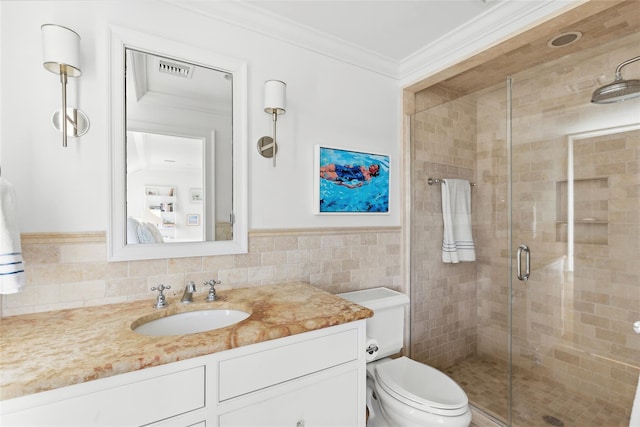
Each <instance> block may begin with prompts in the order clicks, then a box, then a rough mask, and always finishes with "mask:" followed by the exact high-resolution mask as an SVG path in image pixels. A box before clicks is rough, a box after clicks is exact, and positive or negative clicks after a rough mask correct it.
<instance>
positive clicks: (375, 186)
mask: <svg viewBox="0 0 640 427" xmlns="http://www.w3.org/2000/svg"><path fill="white" fill-rule="evenodd" d="M314 161H315V168H314V173H315V178H314V183H315V185H314V187H315V189H314V190H315V191H314V205H315V206H314V209H315V213H316V214H388V213H389V156H387V155H385V154H375V153H365V152H362V151H351V150H344V149H339V148H330V147H324V146H321V145H316V146H315V158H314Z"/></svg>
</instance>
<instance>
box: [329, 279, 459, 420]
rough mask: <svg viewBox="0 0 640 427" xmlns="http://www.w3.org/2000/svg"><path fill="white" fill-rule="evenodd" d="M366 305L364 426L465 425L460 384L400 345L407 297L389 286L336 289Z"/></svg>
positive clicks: (350, 298)
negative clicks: (366, 413)
mask: <svg viewBox="0 0 640 427" xmlns="http://www.w3.org/2000/svg"><path fill="white" fill-rule="evenodd" d="M339 296H341V297H342V298H345V299H347V300H349V301H351V302H354V303H356V304H359V305H362V306H364V307H367V308H369V309H371V310H373V312H374V316H373V317H371V318H369V319H367V353H368V354H367V407H368V408H369V420H368V422H367V427H431V426H438V427H468V426H469V424H470V423H471V410H470V409H469V401H468V399H467V395H466V393H465V392H464V390H462V388H461V387H460V386H459V385H458V384H456V382H455V381H453V380H452V379H451V378H449V377H448V376H446V375H445V374H443V373H442V372H440V371H438V370H437V369H434V368H432V367H430V366H428V365H425V364H423V363H419V362H416V361H414V360H411V359H409V358H407V357H404V356H403V357H399V358H397V359H391V358H389V357H388V356H390V355H393V354H397V353H398V352H399V351H400V350H401V349H402V344H403V338H404V307H405V305H407V304H409V298H408V297H407V296H406V295H404V294H401V293H399V292H396V291H392V290H391V289H387V288H374V289H367V290H364V291H356V292H348V293H344V294H340V295H339Z"/></svg>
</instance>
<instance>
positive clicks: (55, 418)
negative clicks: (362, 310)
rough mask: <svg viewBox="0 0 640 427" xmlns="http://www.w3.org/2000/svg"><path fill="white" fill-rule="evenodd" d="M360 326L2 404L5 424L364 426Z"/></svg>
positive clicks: (362, 332) (344, 326) (350, 325)
mask: <svg viewBox="0 0 640 427" xmlns="http://www.w3.org/2000/svg"><path fill="white" fill-rule="evenodd" d="M364 341H365V321H364V320H359V321H355V322H351V323H346V324H342V325H338V326H333V327H329V328H324V329H320V330H316V331H312V332H306V333H302V334H297V335H293V336H289V337H286V338H280V339H276V340H271V341H265V342H262V343H259V344H253V345H248V346H244V347H238V348H235V349H232V350H228V351H223V352H220V353H214V354H211V355H208V356H202V357H197V358H193V359H188V360H183V361H180V362H174V363H170V364H167V365H162V366H158V367H154V368H147V369H143V370H140V371H135V372H131V373H127V374H121V375H116V376H113V377H109V378H104V379H99V380H95V381H89V382H86V383H82V384H78V385H72V386H68V387H63V388H59V389H56V390H51V391H47V392H43V393H37V394H32V395H27V396H23V397H18V398H15V399H9V400H5V401H2V402H0V424H2V425H3V426H10V425H30V426H33V425H38V426H47V425H65V426H72V425H82V426H89V425H103V426H107V425H108V426H121V425H131V426H136V425H138V426H139V425H153V426H158V427H159V426H185V427H186V426H194V425H195V426H206V427H215V426H219V427H231V426H235V427H240V426H242V427H259V426H273V427H276V426H277V427H285V426H291V427H303V426H304V427H312V426H324V427H330V426H335V427H338V426H344V427H346V426H349V427H354V426H361V427H364V425H365V381H366V372H365V369H366V362H365V358H364V355H365V353H364V351H360V350H361V349H363V348H364Z"/></svg>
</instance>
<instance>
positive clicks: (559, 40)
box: [547, 31, 582, 47]
mask: <svg viewBox="0 0 640 427" xmlns="http://www.w3.org/2000/svg"><path fill="white" fill-rule="evenodd" d="M581 37H582V33H581V32H580V31H570V32H568V33H562V34H558V35H557V36H555V37H553V38H552V39H551V40H549V41H548V42H547V46H549V47H564V46H569V45H570V44H573V43H575V42H577V41H578V40H580V38H581Z"/></svg>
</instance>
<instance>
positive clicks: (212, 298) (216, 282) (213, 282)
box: [203, 279, 222, 301]
mask: <svg viewBox="0 0 640 427" xmlns="http://www.w3.org/2000/svg"><path fill="white" fill-rule="evenodd" d="M220 283H222V282H220V281H219V280H214V279H211V280H209V281H207V282H204V283H203V285H205V286H207V285H209V286H211V287H210V288H209V295H207V301H216V300H217V299H218V296H217V295H216V288H215V286H216V285H219V284H220Z"/></svg>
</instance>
